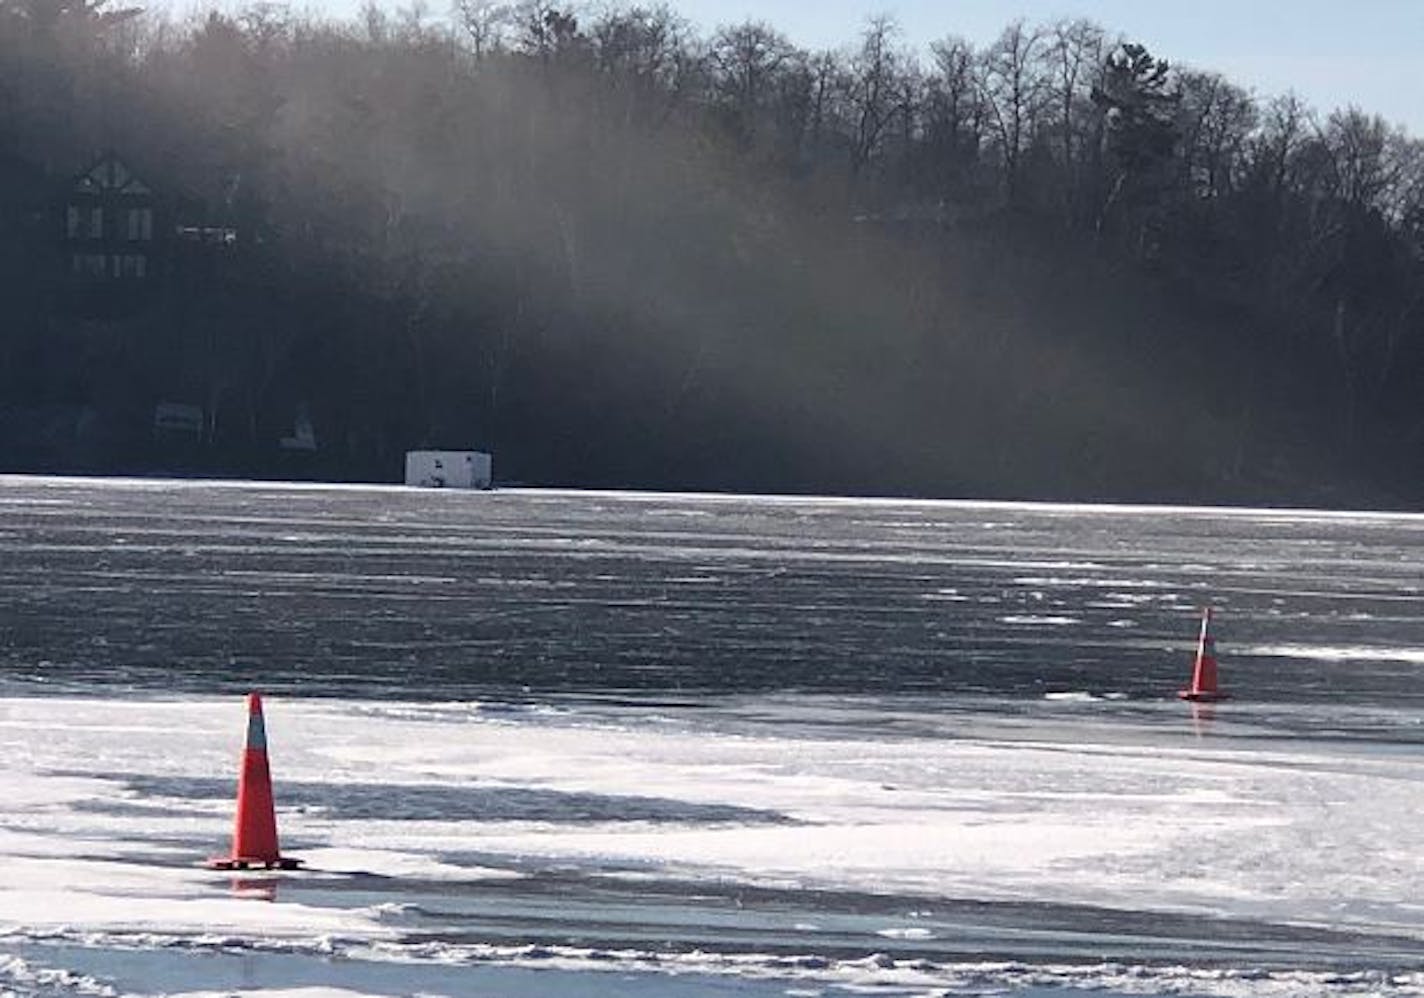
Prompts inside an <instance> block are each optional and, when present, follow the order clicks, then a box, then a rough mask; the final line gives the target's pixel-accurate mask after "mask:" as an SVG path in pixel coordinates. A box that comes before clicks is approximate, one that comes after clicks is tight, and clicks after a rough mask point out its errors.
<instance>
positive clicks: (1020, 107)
mask: <svg viewBox="0 0 1424 998" xmlns="http://www.w3.org/2000/svg"><path fill="white" fill-rule="evenodd" d="M1044 45H1045V35H1044V33H1043V31H1042V29H1039V28H1032V29H1030V28H1028V27H1027V26H1026V25H1025V24H1024V22H1023V21H1022V20H1018V21H1015V22H1013V23H1012V24H1010V25H1009V26H1008V27H1007V28H1005V29H1004V31H1003V33H1002V34H1001V35H999V38H998V40H997V41H995V42H994V44H992V45H991V46H989V48H987V49H986V50H985V51H984V52H983V54H982V56H981V57H980V60H979V72H978V78H977V81H978V88H979V96H980V98H981V100H983V102H984V107H985V109H986V110H987V112H988V121H989V124H990V127H991V129H992V130H993V132H994V135H995V137H996V141H997V146H998V149H999V154H1000V156H1001V157H1002V159H1003V169H1004V191H1005V196H1006V199H1007V200H1008V202H1009V203H1010V204H1016V203H1017V202H1018V200H1019V191H1020V180H1021V177H1020V164H1021V160H1022V156H1023V152H1024V149H1025V147H1026V146H1027V145H1028V142H1029V140H1030V138H1032V136H1033V132H1034V130H1035V128H1036V127H1037V126H1038V123H1039V115H1040V113H1041V111H1042V109H1043V105H1044V101H1045V98H1046V96H1047V92H1048V88H1047V85H1046V81H1045V80H1044V78H1043V75H1042V61H1041V60H1040V59H1039V53H1040V52H1041V51H1042V49H1043V47H1044Z"/></svg>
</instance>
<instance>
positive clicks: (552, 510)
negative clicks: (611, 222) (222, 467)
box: [0, 478, 1424, 998]
mask: <svg viewBox="0 0 1424 998" xmlns="http://www.w3.org/2000/svg"><path fill="white" fill-rule="evenodd" d="M0 599H3V604H0V606H3V611H0V663H3V672H0V750H3V758H4V759H5V762H4V770H3V773H4V775H3V792H0V869H3V870H4V876H3V877H0V994H15V995H23V996H27V998H28V996H39V995H44V996H51V995H52V996H68V995H130V994H132V995H159V994H165V995H180V994H181V995H199V994H202V995H217V994H232V993H249V992H250V993H262V994H284V995H288V996H291V998H316V996H336V995H342V996H351V995H369V996H381V995H405V994H417V993H419V994H428V995H472V994H479V995H484V994H488V995H551V996H563V995H569V996H574V995H600V994H608V995H614V994H616V995H635V996H641V995H648V996H669V998H702V996H710V995H754V996H764V995H799V996H806V995H826V996H834V995H849V994H876V995H961V994H963V995H970V994H976V995H977V994H985V993H1009V994H1017V995H1020V996H1029V995H1036V996H1037V995H1051V994H1061V993H1062V991H1063V990H1065V989H1086V990H1090V991H1091V990H1098V991H1104V992H1111V993H1114V994H1172V995H1200V996H1212V995H1233V996H1234V995H1281V996H1286V995H1290V996H1296V995H1322V996H1332V995H1364V994H1380V995H1396V994H1397V995H1424V863H1422V862H1421V856H1424V821H1420V820H1419V815H1420V813H1421V811H1424V790H1421V782H1420V778H1421V763H1422V762H1424V758H1421V756H1424V713H1421V712H1424V685H1421V683H1420V674H1421V671H1424V612H1422V611H1424V518H1419V517H1408V516H1385V515H1370V514H1309V513H1294V512H1279V511H1258V512H1250V511H1242V512H1227V511H1220V510H1202V509H1162V508H1156V509H1147V508H1127V507H1121V508H1112V507H1090V506H1076V507H1075V506H1043V505H1013V504H993V503H914V502H888V501H887V502H882V501H855V500H811V499H807V500H790V499H764V498H740V497H709V496H654V495H639V494H613V493H572V492H571V493H557V492H546V491H505V492H496V493H462V494H457V493H442V492H417V491H411V490H405V489H384V488H354V487H314V486H305V487H299V486H274V485H270V484H241V483H227V484H211V483H207V484H198V483H174V482H141V481H81V480H60V479H37V478H0ZM1205 604H1211V605H1214V606H1215V607H1217V609H1218V629H1217V640H1218V650H1219V653H1220V656H1221V659H1222V676H1223V683H1224V685H1226V686H1228V687H1229V688H1230V690H1231V692H1232V693H1233V694H1234V695H1235V698H1234V699H1233V700H1231V701H1229V702H1227V703H1225V704H1222V705H1219V706H1217V707H1215V708H1195V709H1194V708H1193V707H1191V706H1190V705H1187V704H1183V703H1180V702H1178V701H1177V700H1175V698H1174V697H1173V696H1172V693H1173V691H1174V690H1175V689H1176V688H1177V687H1178V686H1180V685H1181V684H1182V682H1183V681H1184V680H1185V678H1186V673H1187V669H1188V666H1189V662H1190V657H1191V650H1192V644H1193V641H1194V638H1195V631H1196V615H1197V611H1198V608H1199V607H1200V606H1202V605H1205ZM249 688H260V689H262V690H263V691H264V692H265V693H266V694H267V725H268V736H269V740H270V744H271V751H272V759H273V768H274V773H275V776H276V780H277V799H278V809H279V820H280V822H281V827H282V833H283V843H284V847H285V850H286V851H288V852H290V853H293V854H295V855H297V856H300V857H301V858H303V859H305V860H306V861H307V863H308V865H309V866H310V868H311V869H309V870H307V871H303V872H298V873H292V874H280V875H271V876H265V875H264V876H257V875H254V876H248V877H239V878H234V877H232V876H229V875H223V874H217V873H213V872H209V871H207V870H205V869H202V868H201V867H200V866H199V865H198V863H199V862H200V861H201V859H202V858H204V857H205V856H207V855H209V854H212V853H215V852H221V851H223V850H224V849H225V848H226V836H227V834H228V831H229V828H230V822H231V796H232V791H233V785H234V780H235V772H236V765H235V763H236V756H237V751H238V749H239V747H240V739H241V736H242V730H243V727H244V722H245V718H244V716H243V706H242V703H241V700H240V698H239V697H237V696H235V694H237V693H239V692H245V691H246V690H247V689H249Z"/></svg>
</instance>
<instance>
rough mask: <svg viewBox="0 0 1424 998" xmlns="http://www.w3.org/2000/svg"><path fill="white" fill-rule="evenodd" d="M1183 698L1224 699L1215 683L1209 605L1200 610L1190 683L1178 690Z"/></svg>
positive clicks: (1214, 647)
mask: <svg viewBox="0 0 1424 998" xmlns="http://www.w3.org/2000/svg"><path fill="white" fill-rule="evenodd" d="M1177 696H1179V697H1181V698H1182V699H1183V700H1225V699H1226V694H1225V693H1223V692H1221V690H1220V689H1218V688H1217V685H1216V642H1215V641H1213V640H1212V637H1211V607H1207V608H1206V609H1204V610H1202V622H1201V637H1199V638H1197V657H1196V661H1195V662H1194V663H1193V664H1192V684H1191V685H1190V686H1188V687H1187V688H1186V689H1184V690H1178V691H1177Z"/></svg>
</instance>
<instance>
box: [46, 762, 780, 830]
mask: <svg viewBox="0 0 1424 998" xmlns="http://www.w3.org/2000/svg"><path fill="white" fill-rule="evenodd" d="M57 775H62V774H57ZM84 775H86V776H90V777H92V776H93V774H84ZM103 778H105V779H110V780H114V781H116V782H119V783H122V784H123V785H124V787H125V789H127V790H128V791H129V792H131V793H133V794H136V795H138V797H139V798H140V800H134V799H128V800H116V801H91V802H87V803H86V804H85V805H83V806H84V807H85V809H86V810H92V811H98V812H100V813H114V812H116V811H123V810H129V809H133V808H143V809H145V810H146V809H147V808H146V805H145V803H144V802H143V801H142V800H141V798H166V799H170V800H171V799H173V798H178V799H180V800H181V799H186V800H218V799H222V800H226V799H229V798H231V797H232V794H233V781H232V780H230V779H216V778H208V777H190V776H147V775H143V774H134V773H129V774H124V773H119V774H110V775H107V776H105V777H103ZM278 802H279V804H280V805H281V806H282V807H283V808H296V809H298V810H307V811H317V812H320V813H322V814H326V815H329V816H330V817H332V818H338V819H343V820H368V819H379V820H384V821H551V822H559V823H563V824H600V823H603V822H613V821H637V822H645V823H654V824H684V823H697V824H737V825H748V824H760V825H791V824H799V822H797V821H796V820H795V819H794V818H791V817H789V816H787V815H785V814H782V813H780V812H778V811H768V810H762V809H759V808H748V807H736V806H733V805H728V804H699V803H694V802H691V801H681V800H672V799H669V798H665V797H642V796H633V795H612V794H589V793H571V792H566V791H561V790H544V789H534V788H530V787H500V786H473V787H461V786H447V785H436V784H413V785H401V784H388V783H309V782H300V781H292V780H283V781H282V784H281V786H280V788H279V795H278Z"/></svg>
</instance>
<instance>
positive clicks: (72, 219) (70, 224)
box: [64, 204, 82, 259]
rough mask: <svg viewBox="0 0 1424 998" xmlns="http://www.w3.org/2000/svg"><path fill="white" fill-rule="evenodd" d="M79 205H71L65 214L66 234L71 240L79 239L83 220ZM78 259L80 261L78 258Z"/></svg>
mask: <svg viewBox="0 0 1424 998" xmlns="http://www.w3.org/2000/svg"><path fill="white" fill-rule="evenodd" d="M81 217H82V216H81V215H80V212H79V205H77V204H72V205H70V206H69V207H68V208H67V209H66V210H65V213H64V234H65V236H66V237H67V238H69V239H78V238H79V222H80V219H81ZM76 259H78V258H77V257H76Z"/></svg>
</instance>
